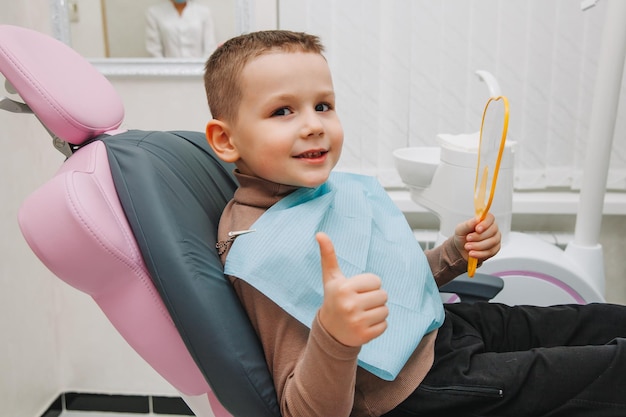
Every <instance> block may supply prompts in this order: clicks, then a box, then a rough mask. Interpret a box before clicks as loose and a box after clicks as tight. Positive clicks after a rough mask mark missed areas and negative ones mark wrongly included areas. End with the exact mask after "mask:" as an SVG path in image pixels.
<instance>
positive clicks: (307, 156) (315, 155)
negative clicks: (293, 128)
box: [295, 150, 328, 159]
mask: <svg viewBox="0 0 626 417" xmlns="http://www.w3.org/2000/svg"><path fill="white" fill-rule="evenodd" d="M327 153H328V151H323V150H319V151H310V152H303V153H301V154H300V155H296V156H295V158H303V159H315V158H321V157H322V156H324V155H326V154H327Z"/></svg>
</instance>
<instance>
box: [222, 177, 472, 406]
mask: <svg viewBox="0 0 626 417" xmlns="http://www.w3.org/2000/svg"><path fill="white" fill-rule="evenodd" d="M235 175H236V176H237V179H238V180H239V184H240V187H239V188H238V189H237V190H236V191H235V195H234V197H233V200H231V201H230V202H229V203H228V205H227V206H226V208H225V209H224V213H223V214H222V218H221V220H220V225H219V230H218V239H219V241H221V242H223V241H227V240H228V232H229V231H235V230H246V229H249V228H250V226H251V225H252V224H253V223H254V222H255V221H256V220H257V219H258V218H259V217H260V216H261V215H262V214H263V213H264V212H265V210H267V209H268V208H269V207H271V206H272V205H273V204H275V203H276V202H277V201H279V200H280V199H281V198H283V197H284V196H286V195H287V194H289V193H291V192H292V191H294V190H295V189H296V188H295V187H291V186H285V185H281V184H276V183H272V182H269V181H266V180H263V179H260V178H255V177H250V176H246V175H242V174H240V173H238V172H235ZM311 238H313V237H311ZM228 248H229V247H226V251H225V252H224V253H223V254H222V255H221V257H222V262H225V261H226V256H227V254H228ZM426 257H427V259H428V263H429V265H430V267H431V270H432V271H433V275H434V277H435V280H436V281H437V284H438V286H441V285H443V284H445V283H446V282H448V281H450V280H452V279H454V278H455V277H456V276H458V275H459V274H461V273H463V272H465V270H466V268H467V263H466V261H465V260H464V259H463V257H462V256H461V254H460V253H459V252H458V251H457V249H456V248H455V246H454V243H453V242H452V240H451V239H449V240H447V241H446V242H444V243H443V244H442V245H441V246H439V247H437V248H435V249H433V250H431V251H426ZM230 279H231V282H232V283H233V286H234V288H235V291H236V292H237V295H238V296H239V298H240V300H241V302H242V304H243V306H244V309H245V310H246V312H247V314H248V316H249V317H250V320H251V322H252V325H253V327H254V329H255V330H256V332H257V334H258V335H259V338H260V340H261V344H262V346H263V350H264V352H265V359H266V361H267V364H268V366H269V370H270V372H271V373H272V377H273V379H274V385H275V387H276V392H277V394H278V401H279V404H280V408H281V413H282V415H283V416H284V417H307V416H315V417H328V416H333V417H347V416H351V417H361V416H364V417H365V416H366V417H373V416H380V415H382V414H384V413H386V412H388V411H390V410H392V409H393V408H395V407H396V406H397V405H398V404H399V403H400V402H402V401H403V400H404V399H405V398H406V397H408V396H409V394H411V393H412V392H413V391H414V390H415V389H416V388H417V386H418V385H419V384H420V383H421V382H422V380H423V379H424V377H425V376H426V373H427V372H428V371H429V369H430V367H431V366H432V363H433V358H434V343H435V338H436V335H437V331H433V332H431V333H429V334H428V335H426V336H425V337H424V338H423V339H422V341H421V343H420V344H419V346H418V347H417V349H416V350H415V352H414V353H413V355H412V356H411V358H410V359H409V361H408V362H407V363H406V365H405V366H404V368H403V369H402V371H401V372H400V374H399V375H398V377H397V378H396V379H395V380H393V381H385V380H382V379H380V378H378V377H376V376H374V375H373V374H371V373H369V372H367V371H365V370H364V369H362V368H360V367H358V366H357V355H358V354H359V350H360V348H359V347H350V346H345V345H343V344H341V343H340V342H338V341H337V340H335V339H334V338H333V337H332V336H331V335H330V334H329V333H328V332H326V330H325V329H324V328H323V327H322V325H321V324H320V322H319V320H318V319H317V318H316V319H315V321H314V322H313V323H312V324H311V329H308V328H307V327H306V326H304V325H302V324H301V323H300V322H298V321H297V320H296V319H294V318H293V317H291V316H290V315H289V314H287V313H286V312H285V311H284V310H282V309H281V308H280V307H279V306H278V305H276V304H275V303H274V302H272V301H271V300H270V299H269V298H267V297H266V296H265V295H263V294H262V293H261V292H259V291H257V290H256V289H255V288H254V287H252V286H250V285H249V284H247V283H246V282H245V281H243V280H241V279H238V278H237V277H230ZM320 279H321V278H320ZM407 325H410V324H409V323H407Z"/></svg>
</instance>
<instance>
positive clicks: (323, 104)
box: [315, 103, 330, 111]
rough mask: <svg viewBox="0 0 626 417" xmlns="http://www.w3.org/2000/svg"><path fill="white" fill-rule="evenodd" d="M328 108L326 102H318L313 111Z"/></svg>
mask: <svg viewBox="0 0 626 417" xmlns="http://www.w3.org/2000/svg"><path fill="white" fill-rule="evenodd" d="M328 110H330V104H328V103H320V104H318V105H317V106H315V111H328Z"/></svg>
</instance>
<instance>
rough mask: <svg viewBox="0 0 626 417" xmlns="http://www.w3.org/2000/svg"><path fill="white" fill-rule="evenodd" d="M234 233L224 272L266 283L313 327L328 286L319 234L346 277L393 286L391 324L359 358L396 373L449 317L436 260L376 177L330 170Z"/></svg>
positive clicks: (378, 370) (268, 291)
mask: <svg viewBox="0 0 626 417" xmlns="http://www.w3.org/2000/svg"><path fill="white" fill-rule="evenodd" d="M251 228H252V229H255V232H253V233H247V234H244V235H240V236H238V237H237V239H235V241H234V242H233V245H232V247H231V249H230V251H229V253H228V256H227V259H226V265H225V273H226V274H228V275H232V276H236V277H238V278H240V279H242V280H244V281H246V282H248V283H249V284H250V285H252V286H253V287H255V288H256V289H257V290H259V291H261V292H262V293H263V294H265V295H266V296H267V297H269V298H270V299H271V300H272V301H273V302H275V303H276V304H278V305H279V306H280V307H281V308H282V309H284V310H285V311H286V312H287V313H289V314H290V315H291V316H293V317H294V318H296V319H297V320H299V321H300V322H301V323H303V324H304V325H306V326H307V327H309V328H310V326H311V323H312V322H313V320H314V318H315V315H316V313H317V310H318V309H319V308H320V306H321V305H322V301H323V298H324V288H323V285H322V271H321V264H320V254H319V247H318V244H317V241H316V240H315V234H316V233H317V232H319V231H322V232H325V233H326V234H328V236H330V238H331V239H332V241H333V245H334V247H335V252H336V254H337V260H338V262H339V266H340V268H341V271H342V272H343V274H344V275H345V276H346V277H351V276H354V275H357V274H362V273H365V272H370V273H373V274H376V275H378V276H380V278H381V279H382V286H383V288H384V289H385V290H386V291H387V293H388V299H389V300H388V302H387V306H388V307H389V316H388V318H387V323H388V327H387V330H386V331H385V332H384V333H383V334H382V335H381V336H379V337H377V338H376V339H374V340H372V341H370V342H369V343H367V344H365V345H364V346H363V347H362V348H361V351H360V354H359V358H358V359H359V366H361V367H363V368H364V369H366V370H368V371H369V372H371V373H373V374H374V375H376V376H378V377H380V378H382V379H385V380H388V381H391V380H393V379H395V378H396V376H397V375H398V373H399V372H400V370H401V369H402V367H403V366H404V364H405V363H406V362H407V360H408V359H409V357H410V356H411V355H412V353H413V351H414V350H415V348H416V347H417V345H418V344H419V343H420V341H421V339H422V337H423V336H424V335H425V334H427V333H429V332H431V331H433V330H435V329H437V328H438V327H439V326H441V324H442V323H443V320H444V312H443V305H442V302H441V297H440V296H439V292H438V289H437V285H436V283H435V280H434V278H433V276H432V272H431V271H430V266H429V265H428V261H427V259H426V256H425V255H424V252H423V251H422V249H421V247H420V246H419V243H418V242H417V241H416V239H415V237H414V236H413V232H412V230H411V228H410V227H409V225H408V224H407V222H406V219H405V217H404V215H403V214H402V212H401V211H400V210H399V209H398V208H397V206H396V205H395V204H394V203H393V201H391V199H390V198H389V196H388V195H387V193H386V191H385V190H384V189H383V187H382V186H381V185H380V184H379V183H378V181H377V180H376V179H374V178H372V177H367V176H362V175H355V174H348V173H332V174H331V176H330V178H329V180H328V181H327V182H326V183H324V184H322V185H321V186H319V187H316V188H301V189H298V190H296V191H294V192H293V193H291V194H289V195H288V196H286V197H285V198H283V199H282V200H280V201H279V202H277V203H276V204H274V205H273V206H272V207H270V209H269V210H267V211H266V212H265V213H264V214H263V215H262V216H261V217H260V218H259V219H258V220H257V221H256V222H255V223H254V225H253V226H252V227H251Z"/></svg>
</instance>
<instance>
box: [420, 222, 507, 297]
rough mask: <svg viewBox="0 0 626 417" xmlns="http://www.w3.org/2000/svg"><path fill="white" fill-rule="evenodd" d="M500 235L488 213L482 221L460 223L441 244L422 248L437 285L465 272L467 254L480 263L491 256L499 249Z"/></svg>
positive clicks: (496, 225)
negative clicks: (426, 249)
mask: <svg viewBox="0 0 626 417" xmlns="http://www.w3.org/2000/svg"><path fill="white" fill-rule="evenodd" d="M501 238H502V236H501V234H500V229H499V228H498V224H497V223H496V219H495V217H494V216H493V214H491V213H487V216H486V217H485V218H484V219H483V220H482V221H478V220H477V219H476V218H472V219H469V220H467V221H465V222H462V223H459V224H458V225H457V226H456V228H455V230H454V236H452V237H451V238H449V239H448V240H446V241H445V242H444V243H443V244H441V245H440V246H438V247H436V248H434V249H432V250H429V251H425V253H426V258H427V259H428V264H429V265H430V269H431V271H432V272H433V276H434V277H435V281H436V282H437V286H439V287H441V286H442V285H444V284H446V283H448V282H450V281H452V280H453V279H454V278H456V277H457V276H459V275H461V274H463V273H465V272H467V258H468V257H469V256H472V257H474V258H476V259H478V262H479V264H480V263H482V262H483V261H486V260H487V259H489V258H491V257H492V256H494V255H495V254H496V253H498V251H499V250H500V244H501Z"/></svg>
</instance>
